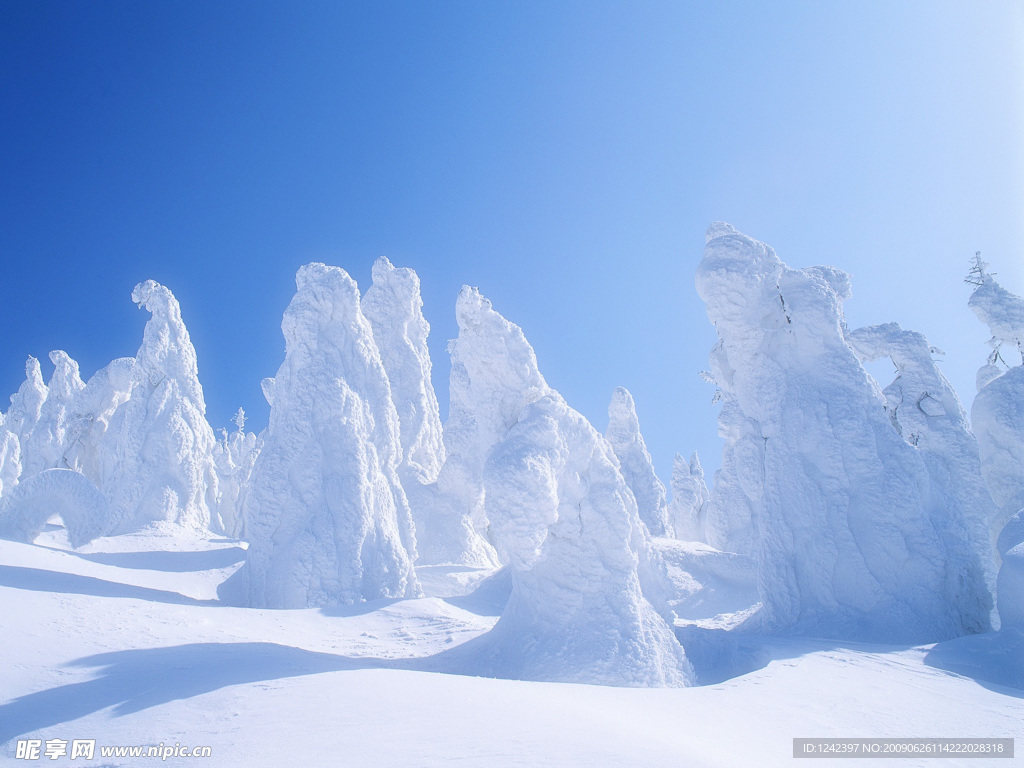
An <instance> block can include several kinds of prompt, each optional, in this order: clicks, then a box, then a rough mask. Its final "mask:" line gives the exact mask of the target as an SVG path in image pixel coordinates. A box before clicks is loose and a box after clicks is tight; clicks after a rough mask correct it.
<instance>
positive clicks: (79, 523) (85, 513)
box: [0, 469, 110, 548]
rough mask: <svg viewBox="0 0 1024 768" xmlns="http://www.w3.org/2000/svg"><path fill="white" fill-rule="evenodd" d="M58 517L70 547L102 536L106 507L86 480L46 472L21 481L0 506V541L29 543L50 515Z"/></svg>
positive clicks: (75, 475) (67, 473) (63, 471)
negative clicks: (1, 539)
mask: <svg viewBox="0 0 1024 768" xmlns="http://www.w3.org/2000/svg"><path fill="white" fill-rule="evenodd" d="M54 514H56V515H59V516H60V518H61V520H63V521H64V527H65V528H66V529H67V533H68V540H69V541H70V542H71V546H73V547H76V548H77V547H80V546H82V545H84V544H88V543H89V542H90V541H92V540H93V539H95V538H98V537H100V536H102V535H104V534H105V533H106V532H107V528H108V527H109V525H110V506H109V505H108V504H107V500H106V499H105V498H104V496H103V494H102V493H100V492H99V489H97V488H96V486H95V485H93V484H92V483H91V482H90V481H89V479H88V478H86V477H84V476H83V475H81V474H79V473H78V472H74V471H72V470H70V469H47V470H44V471H43V472H40V473H39V474H37V475H33V476H32V477H30V478H28V479H27V480H24V481H22V482H21V483H20V484H19V485H18V487H17V488H15V489H14V491H13V492H12V493H11V495H10V496H9V497H8V498H6V499H4V501H3V503H2V505H0V538H5V539H10V540H13V541H21V542H25V543H26V544H30V543H32V541H33V540H34V539H35V537H36V536H38V535H39V534H40V533H41V532H42V530H43V528H44V527H45V526H46V521H47V520H49V519H50V516H51V515H54Z"/></svg>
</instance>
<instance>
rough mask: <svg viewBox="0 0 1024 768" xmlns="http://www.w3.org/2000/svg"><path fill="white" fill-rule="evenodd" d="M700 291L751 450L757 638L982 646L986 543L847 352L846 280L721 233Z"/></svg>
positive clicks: (744, 458) (714, 232)
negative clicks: (976, 637) (770, 634)
mask: <svg viewBox="0 0 1024 768" xmlns="http://www.w3.org/2000/svg"><path fill="white" fill-rule="evenodd" d="M697 289H698V292H699V294H700V296H701V298H702V299H703V300H704V302H705V304H706V305H707V311H708V317H709V318H710V320H711V321H712V323H713V324H714V325H715V328H716V330H717V333H718V337H719V342H720V343H719V345H718V347H716V350H715V353H714V356H715V357H717V360H715V361H713V364H714V365H715V368H716V370H715V371H714V372H713V374H714V378H715V381H716V383H717V384H718V386H719V387H721V389H722V390H723V392H725V394H726V395H728V397H729V398H730V399H731V400H732V402H733V403H734V404H735V407H736V408H737V411H738V412H737V414H736V415H735V418H734V421H737V420H739V418H742V419H745V420H747V421H746V424H747V426H746V428H745V435H746V437H745V438H744V441H745V444H746V445H747V447H748V449H750V448H753V447H754V446H755V445H756V442H758V441H759V443H760V445H759V446H757V448H758V450H756V451H753V450H747V451H746V452H745V453H744V454H743V455H741V456H736V457H735V458H736V461H735V463H734V464H733V466H732V469H731V471H732V472H734V473H736V474H737V475H739V477H737V478H735V479H734V481H733V482H734V484H735V485H738V486H740V487H742V488H744V490H745V492H746V491H756V494H755V495H751V497H750V498H751V500H752V506H753V510H752V513H753V519H754V529H755V531H756V536H757V554H758V563H759V584H758V588H759V593H760V596H761V601H762V610H761V613H760V616H759V623H760V626H761V627H762V628H764V629H767V630H770V631H787V632H804V633H808V634H817V635H821V636H829V637H835V638H844V639H861V640H873V641H886V642H903V641H910V642H920V641H929V640H939V639H943V638H949V637H954V636H957V635H961V634H965V633H971V632H981V631H985V630H987V629H988V628H989V618H990V612H991V607H992V598H991V594H990V592H989V590H988V588H987V585H986V580H985V558H986V556H987V552H988V549H987V548H988V546H989V541H988V539H987V537H986V538H985V539H984V540H983V541H979V540H978V537H977V536H976V535H972V532H974V531H975V529H976V527H975V526H972V524H971V521H970V520H967V519H965V518H964V510H963V508H962V506H961V504H960V503H959V501H958V500H956V499H944V498H941V497H940V496H939V494H938V493H937V486H936V484H935V483H934V480H933V477H932V476H931V474H930V472H929V466H928V462H927V461H926V459H925V457H924V456H923V455H922V451H921V450H919V449H918V448H917V447H915V446H913V445H910V444H908V443H907V442H906V441H905V440H904V439H903V437H902V436H901V435H900V434H899V432H898V431H897V430H896V428H895V427H894V425H893V423H892V421H891V420H890V419H889V416H888V414H887V413H886V410H885V400H884V398H883V396H882V394H881V392H880V391H879V389H878V386H877V384H875V383H874V382H873V380H871V378H870V377H869V376H868V375H867V373H866V372H865V370H864V368H863V366H862V365H861V362H860V360H859V359H858V358H857V355H856V354H855V353H854V351H853V350H852V349H851V347H850V346H849V344H848V343H847V340H846V338H845V335H844V320H843V311H842V302H843V300H844V299H846V298H848V297H849V295H850V285H849V279H848V277H847V276H846V275H845V274H844V273H842V272H841V271H840V270H837V269H834V268H831V267H811V268H807V269H792V268H790V267H788V266H786V265H785V264H783V263H782V262H781V261H780V260H779V259H778V257H777V256H776V255H775V252H774V251H773V250H772V249H771V248H769V247H768V246H766V245H764V244H763V243H759V242H757V241H755V240H752V239H751V238H748V237H746V236H744V235H742V234H741V233H739V232H738V231H736V230H735V229H734V228H732V227H730V226H729V225H726V224H716V225H712V227H711V228H710V229H709V231H708V236H707V244H706V246H705V250H704V258H703V259H702V261H701V264H700V266H699V268H698V272H697ZM718 492H719V489H718V487H717V483H716V487H715V489H714V491H713V494H717V493H718Z"/></svg>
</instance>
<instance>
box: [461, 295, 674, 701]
mask: <svg viewBox="0 0 1024 768" xmlns="http://www.w3.org/2000/svg"><path fill="white" fill-rule="evenodd" d="M457 315H458V318H459V329H460V330H459V338H458V340H457V341H456V342H455V343H454V344H453V345H452V357H453V360H455V361H457V362H458V363H460V364H461V366H462V371H463V375H464V378H463V380H462V381H461V382H460V384H461V385H462V387H463V388H462V390H461V391H460V392H459V395H458V396H459V397H460V398H464V399H462V400H461V406H462V407H463V408H464V411H463V412H462V413H461V414H460V416H459V419H460V421H459V422H457V423H458V424H459V426H460V427H462V428H466V429H465V432H463V433H462V434H461V435H460V437H461V438H463V439H464V440H465V442H454V441H453V443H450V445H453V447H454V449H455V450H452V451H450V452H449V455H448V456H449V461H451V460H452V458H453V457H455V458H457V459H458V460H459V462H460V464H459V466H460V467H461V468H462V469H463V470H464V475H463V477H465V478H467V479H469V480H471V481H473V482H476V483H479V486H478V487H479V497H478V499H479V503H481V504H482V505H483V507H484V515H485V518H486V520H487V521H488V530H489V533H490V537H491V540H492V541H493V542H494V543H495V545H496V546H497V547H498V551H499V553H500V555H501V557H502V560H503V561H505V562H507V563H508V567H509V569H510V570H511V575H512V584H513V587H512V594H511V597H510V598H509V602H508V604H507V606H506V608H505V610H504V612H503V613H502V615H501V618H500V619H499V620H498V623H497V624H496V625H495V627H494V629H493V630H492V631H491V632H489V633H488V634H487V635H485V636H483V637H481V638H479V639H478V641H476V642H474V643H473V644H472V645H470V646H469V647H467V649H466V651H465V653H466V654H470V658H468V659H467V665H468V666H467V668H468V670H469V671H471V672H475V673H478V674H487V675H496V676H499V677H511V678H518V679H529V680H560V681H571V682H590V683H601V684H607V685H634V686H652V685H681V684H685V683H686V682H688V681H689V680H691V679H692V672H691V669H690V666H689V663H688V662H687V660H686V658H685V654H684V653H683V650H682V647H681V646H680V645H679V643H678V642H677V641H676V639H675V636H674V635H673V633H672V629H671V627H670V626H669V625H668V623H667V622H666V621H665V618H664V617H663V615H661V614H660V613H659V611H658V610H657V609H656V608H655V606H654V605H652V603H651V602H650V600H649V599H648V597H653V598H654V599H657V597H656V596H654V595H645V591H644V590H645V588H648V589H651V587H649V586H647V585H649V584H651V570H652V563H651V559H652V553H651V551H650V548H649V546H648V542H647V539H646V533H645V530H644V527H643V525H642V524H641V522H640V517H639V513H638V511H637V506H636V501H635V498H634V496H633V493H632V492H631V491H630V490H629V488H628V486H627V485H626V481H625V480H624V478H623V477H622V474H621V472H620V471H619V467H618V461H617V460H616V458H615V454H614V451H613V450H612V448H611V445H610V444H609V443H608V441H607V440H606V439H605V438H604V437H603V436H602V435H601V434H600V433H598V432H597V430H595V429H594V428H593V426H591V425H590V424H589V422H587V420H586V419H584V418H583V416H581V415H580V414H579V413H577V412H576V411H574V410H573V409H572V408H570V407H569V406H568V405H567V404H566V402H565V400H564V399H562V397H561V395H559V394H558V393H557V392H555V391H554V390H552V389H551V388H550V387H548V386H547V384H546V383H545V381H544V378H543V377H542V376H541V374H540V371H539V369H538V367H537V359H536V355H535V354H534V352H533V348H532V347H531V346H530V345H529V343H528V342H527V341H526V338H525V336H524V335H523V333H522V330H521V329H520V328H519V327H518V326H516V325H514V324H512V323H510V322H508V321H507V320H506V319H505V318H503V317H502V316H501V315H500V314H498V313H497V312H495V311H494V309H493V308H492V307H491V304H490V302H489V301H487V300H486V299H485V298H483V297H482V296H481V295H480V294H479V292H478V291H476V290H474V289H470V288H464V289H463V291H462V293H461V294H460V296H459V303H458V312H457ZM470 425H472V426H473V427H474V429H473V430H470V429H468V427H469V426H470ZM446 437H447V435H446ZM474 449H475V450H474ZM471 459H475V460H477V461H479V462H480V465H474V466H471V467H470V466H469V462H470V460H471ZM446 466H447V465H446ZM477 473H478V474H477ZM443 474H444V471H442V476H443ZM471 490H472V488H471ZM467 497H471V494H467ZM645 580H646V583H645Z"/></svg>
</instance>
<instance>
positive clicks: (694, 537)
mask: <svg viewBox="0 0 1024 768" xmlns="http://www.w3.org/2000/svg"><path fill="white" fill-rule="evenodd" d="M671 484H672V502H671V503H670V504H669V505H668V513H669V520H670V521H671V524H672V528H673V529H674V531H675V535H676V538H677V539H682V540H683V541H706V533H705V527H706V522H707V521H706V516H707V506H708V497H709V496H710V494H709V493H708V486H707V484H706V483H705V482H704V468H703V467H702V466H701V465H700V458H699V457H698V456H697V452H696V451H694V452H693V455H692V456H691V457H690V460H689V461H687V460H686V459H684V458H683V457H682V456H680V455H679V454H678V453H677V454H676V455H675V459H674V460H673V461H672V483H671Z"/></svg>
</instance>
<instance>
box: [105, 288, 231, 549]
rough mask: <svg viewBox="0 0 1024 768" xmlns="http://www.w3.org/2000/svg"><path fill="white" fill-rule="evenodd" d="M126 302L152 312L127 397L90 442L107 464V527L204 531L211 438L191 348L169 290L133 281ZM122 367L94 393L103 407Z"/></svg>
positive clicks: (212, 478) (210, 494) (210, 495)
mask: <svg viewBox="0 0 1024 768" xmlns="http://www.w3.org/2000/svg"><path fill="white" fill-rule="evenodd" d="M132 300H133V301H134V302H135V303H136V304H138V305H139V306H140V307H145V308H146V309H147V310H148V311H149V312H151V313H152V317H150V319H149V321H148V322H147V323H146V328H145V331H144V333H143V340H142V345H141V346H140V347H139V351H138V354H136V356H135V362H134V364H132V365H131V366H130V371H129V372H128V375H129V392H128V398H127V399H126V400H125V401H124V402H123V403H121V404H120V405H118V406H116V407H115V410H114V412H113V413H112V414H111V415H110V421H109V424H108V425H107V428H106V429H105V430H103V433H102V436H101V437H100V438H99V443H98V445H97V446H96V448H95V451H96V453H97V454H99V457H98V463H99V464H100V465H102V466H104V467H105V468H106V469H105V470H103V474H104V475H105V476H104V477H102V478H101V485H100V490H101V491H102V492H103V494H104V496H106V497H107V499H108V500H109V501H110V506H111V514H112V532H113V533H126V532H129V531H135V530H139V529H140V528H142V527H144V526H146V525H148V524H150V523H154V522H167V523H173V524H177V525H181V526H185V527H188V528H192V529H194V530H197V531H205V530H209V528H210V520H211V517H210V508H211V506H212V505H213V503H214V501H215V499H216V482H217V480H216V475H215V473H214V468H213V458H212V452H213V446H214V442H215V440H214V436H213V430H212V429H211V427H210V425H209V423H207V421H206V416H205V414H206V402H205V401H204V399H203V388H202V385H201V384H200V383H199V371H198V365H197V362H196V352H195V348H194V347H193V346H192V341H191V339H190V338H189V334H188V330H187V329H186V328H185V323H184V322H183V321H182V319H181V309H180V307H179V305H178V301H177V299H175V298H174V295H173V294H172V293H171V291H170V290H169V289H167V288H165V287H164V286H162V285H160V284H159V283H157V282H154V281H153V280H147V281H145V282H143V283H139V284H138V285H137V286H135V289H134V290H133V291H132ZM123 367H127V366H117V367H116V368H115V369H112V370H108V372H107V373H108V376H107V382H106V385H105V391H104V392H103V393H102V395H100V396H99V397H98V399H99V400H100V401H102V403H103V404H105V405H107V406H108V407H109V404H110V403H111V402H116V401H117V400H118V399H119V395H118V394H116V393H117V391H118V389H119V386H120V383H119V382H116V381H115V379H116V376H113V375H112V374H114V373H122V372H123V371H122V368H123ZM98 384H99V383H98Z"/></svg>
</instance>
